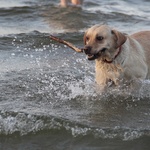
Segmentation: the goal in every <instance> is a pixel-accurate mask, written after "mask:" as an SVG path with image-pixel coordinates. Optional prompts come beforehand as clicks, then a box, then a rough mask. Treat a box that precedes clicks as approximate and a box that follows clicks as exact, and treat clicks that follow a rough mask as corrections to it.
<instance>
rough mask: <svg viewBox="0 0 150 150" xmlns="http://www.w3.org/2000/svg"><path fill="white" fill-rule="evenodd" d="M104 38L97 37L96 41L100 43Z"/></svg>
mask: <svg viewBox="0 0 150 150" xmlns="http://www.w3.org/2000/svg"><path fill="white" fill-rule="evenodd" d="M103 39H104V38H103V37H102V36H97V37H96V40H98V41H102V40H103Z"/></svg>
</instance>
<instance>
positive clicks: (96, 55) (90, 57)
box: [87, 53, 100, 60]
mask: <svg viewBox="0 0 150 150" xmlns="http://www.w3.org/2000/svg"><path fill="white" fill-rule="evenodd" d="M99 56H100V54H99V53H97V54H87V58H88V60H95V59H97V58H98V57H99Z"/></svg>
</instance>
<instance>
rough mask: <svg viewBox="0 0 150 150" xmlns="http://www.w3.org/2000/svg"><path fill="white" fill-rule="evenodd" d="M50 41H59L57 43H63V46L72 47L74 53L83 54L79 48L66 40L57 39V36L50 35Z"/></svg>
mask: <svg viewBox="0 0 150 150" xmlns="http://www.w3.org/2000/svg"><path fill="white" fill-rule="evenodd" d="M50 39H52V40H54V41H57V42H59V43H62V44H64V45H66V46H68V47H70V48H71V49H73V50H74V51H76V52H78V53H81V52H83V50H82V49H79V48H77V47H76V46H74V45H73V44H71V43H70V42H67V41H64V40H62V39H60V38H58V37H55V36H53V35H50Z"/></svg>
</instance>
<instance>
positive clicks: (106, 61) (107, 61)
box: [103, 45, 122, 64]
mask: <svg viewBox="0 0 150 150" xmlns="http://www.w3.org/2000/svg"><path fill="white" fill-rule="evenodd" d="M117 49H118V52H117V54H116V55H115V56H114V58H113V59H112V60H107V59H104V60H103V61H104V62H105V63H108V64H111V63H112V62H113V61H114V60H115V59H116V58H117V57H118V55H119V54H120V53H121V51H122V45H121V46H120V47H119V48H117Z"/></svg>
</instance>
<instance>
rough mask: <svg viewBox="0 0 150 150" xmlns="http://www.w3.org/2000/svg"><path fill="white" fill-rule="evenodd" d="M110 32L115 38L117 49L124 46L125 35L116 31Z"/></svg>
mask: <svg viewBox="0 0 150 150" xmlns="http://www.w3.org/2000/svg"><path fill="white" fill-rule="evenodd" d="M111 32H112V34H114V35H115V37H116V42H117V47H120V46H121V45H122V44H124V43H125V42H126V40H127V37H126V36H125V34H123V33H121V32H119V31H117V30H112V31H111Z"/></svg>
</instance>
